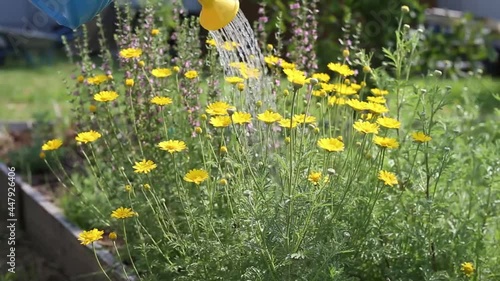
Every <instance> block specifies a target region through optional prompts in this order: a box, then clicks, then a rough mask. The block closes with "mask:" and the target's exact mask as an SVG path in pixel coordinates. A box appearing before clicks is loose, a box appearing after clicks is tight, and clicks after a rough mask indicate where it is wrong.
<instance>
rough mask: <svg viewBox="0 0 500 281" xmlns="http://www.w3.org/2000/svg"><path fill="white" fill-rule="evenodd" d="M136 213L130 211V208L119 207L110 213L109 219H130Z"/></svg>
mask: <svg viewBox="0 0 500 281" xmlns="http://www.w3.org/2000/svg"><path fill="white" fill-rule="evenodd" d="M136 215H137V213H136V212H134V211H132V209H130V208H123V207H120V208H118V209H116V210H114V211H113V212H111V217H112V218H115V219H126V218H131V217H133V216H136Z"/></svg>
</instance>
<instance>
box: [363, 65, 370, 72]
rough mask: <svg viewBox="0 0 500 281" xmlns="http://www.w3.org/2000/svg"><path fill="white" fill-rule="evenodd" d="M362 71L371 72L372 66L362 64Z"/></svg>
mask: <svg viewBox="0 0 500 281" xmlns="http://www.w3.org/2000/svg"><path fill="white" fill-rule="evenodd" d="M363 72H364V73H371V72H372V68H371V67H370V66H369V65H365V66H363Z"/></svg>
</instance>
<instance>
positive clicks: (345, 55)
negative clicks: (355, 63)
mask: <svg viewBox="0 0 500 281" xmlns="http://www.w3.org/2000/svg"><path fill="white" fill-rule="evenodd" d="M349 55H350V52H349V50H348V49H344V50H343V51H342V56H344V58H347V57H349Z"/></svg>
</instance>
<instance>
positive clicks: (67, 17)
mask: <svg viewBox="0 0 500 281" xmlns="http://www.w3.org/2000/svg"><path fill="white" fill-rule="evenodd" d="M112 1H113V0H31V2H32V3H33V5H35V6H36V7H37V8H39V9H40V10H42V11H43V12H45V13H46V14H47V15H49V16H50V17H52V18H53V19H54V20H55V21H57V23H59V24H60V25H63V26H66V27H69V28H72V29H76V28H78V27H79V26H81V25H83V24H85V23H87V22H89V21H90V20H92V19H93V18H94V17H95V16H96V15H97V14H99V13H100V12H101V11H102V10H103V9H104V8H106V7H107V6H108V5H109V4H110V3H111V2H112ZM198 1H199V2H200V4H201V7H202V8H201V13H200V24H201V26H202V27H203V28H205V29H207V30H209V31H213V30H217V29H221V28H223V27H224V26H226V25H227V24H229V23H230V22H231V21H232V20H233V19H234V18H235V17H236V14H237V13H238V10H239V8H240V2H239V0H198Z"/></svg>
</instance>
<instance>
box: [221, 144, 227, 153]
mask: <svg viewBox="0 0 500 281" xmlns="http://www.w3.org/2000/svg"><path fill="white" fill-rule="evenodd" d="M220 153H221V154H227V147H226V146H224V145H223V146H221V147H220Z"/></svg>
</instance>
